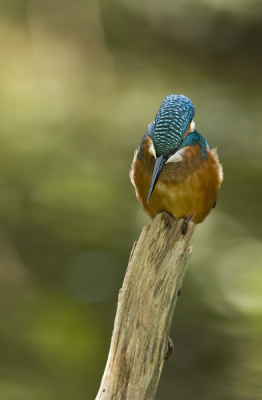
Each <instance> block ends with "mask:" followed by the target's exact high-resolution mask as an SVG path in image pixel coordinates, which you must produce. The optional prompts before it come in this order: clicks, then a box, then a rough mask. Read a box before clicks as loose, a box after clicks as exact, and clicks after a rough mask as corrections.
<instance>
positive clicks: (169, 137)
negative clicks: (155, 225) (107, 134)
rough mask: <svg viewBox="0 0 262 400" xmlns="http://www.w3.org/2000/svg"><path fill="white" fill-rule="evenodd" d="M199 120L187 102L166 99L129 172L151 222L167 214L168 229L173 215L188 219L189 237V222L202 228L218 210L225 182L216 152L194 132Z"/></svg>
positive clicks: (175, 97)
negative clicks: (196, 120)
mask: <svg viewBox="0 0 262 400" xmlns="http://www.w3.org/2000/svg"><path fill="white" fill-rule="evenodd" d="M194 115H195V106H194V104H193V103H192V101H191V100H190V99H189V98H188V97H186V96H184V95H176V94H171V95H169V96H167V97H165V99H164V100H163V102H162V104H161V106H160V108H159V110H158V112H157V114H156V117H155V121H154V122H151V123H150V124H149V125H148V129H147V132H146V133H145V134H144V136H143V137H142V139H141V142H140V145H139V148H138V149H137V150H136V151H135V155H134V159H133V163H132V168H131V171H130V178H131V182H132V184H133V185H134V187H135V191H136V196H137V199H138V200H139V202H140V203H141V204H142V207H143V209H144V211H145V212H146V213H147V214H148V215H149V217H150V218H151V219H154V218H155V216H156V215H157V214H159V213H161V212H162V213H163V214H164V216H165V218H166V221H167V224H168V225H169V226H171V216H173V217H174V218H175V219H179V218H183V219H184V223H183V225H182V232H183V234H184V235H185V234H186V232H187V229H188V224H189V221H192V222H193V223H194V224H199V223H201V222H202V221H203V220H204V219H205V217H206V216H207V215H208V214H209V212H210V211H211V209H212V208H214V207H215V205H216V199H217V195H218V191H219V188H220V185H221V182H222V180H223V170H222V166H221V164H220V162H219V159H218V156H217V151H216V149H214V148H211V147H210V145H209V143H208V141H207V140H206V139H205V138H204V136H202V135H201V134H200V133H199V132H198V131H197V130H196V129H195V122H194V120H193V118H194Z"/></svg>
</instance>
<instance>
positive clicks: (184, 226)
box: [182, 215, 193, 235]
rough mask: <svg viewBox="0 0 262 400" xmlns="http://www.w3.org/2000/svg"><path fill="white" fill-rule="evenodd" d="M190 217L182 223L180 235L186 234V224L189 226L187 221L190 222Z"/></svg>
mask: <svg viewBox="0 0 262 400" xmlns="http://www.w3.org/2000/svg"><path fill="white" fill-rule="evenodd" d="M192 217H193V215H189V216H188V217H187V218H186V219H185V221H184V223H183V226H182V233H183V235H185V234H186V233H187V229H188V224H189V221H190V220H191V218H192Z"/></svg>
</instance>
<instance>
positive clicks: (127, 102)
mask: <svg viewBox="0 0 262 400" xmlns="http://www.w3.org/2000/svg"><path fill="white" fill-rule="evenodd" d="M0 18H1V23H0V30H1V34H0V60H1V62H0V93H1V96H0V114H1V118H0V222H1V223H0V239H1V240H0V399H1V400H46V399H48V400H60V399H61V400H71V399H74V400H92V399H94V398H95V395H96V393H97V391H98V388H99V385H100V380H101V377H102V374H103V370H104V367H105V363H106V359H107V354H108V349H109V344H110V338H111V332H112V329H113V321H114V315H115V311H116V302H117V295H118V290H119V288H120V287H121V283H122V280H123V277H124V274H125V270H126V266H127V261H128V257H129V253H130V251H131V248H132V245H133V242H134V240H137V238H138V237H139V234H140V232H141V229H142V227H143V225H144V224H147V223H148V222H149V219H148V218H147V216H146V215H145V214H144V213H143V212H142V209H141V206H140V204H139V203H138V202H137V200H136V197H135V193H134V189H133V187H132V185H131V183H130V180H129V170H130V165H131V162H132V158H133V152H134V150H135V148H137V146H138V144H139V142H140V139H141V137H142V135H143V134H144V133H145V131H146V129H147V125H148V123H149V122H151V121H152V120H154V118H155V114H156V111H157V110H158V108H159V106H160V104H161V102H162V100H163V98H164V97H165V96H167V95H169V94H171V93H182V94H185V95H186V96H188V97H189V98H190V99H191V100H192V101H193V102H194V104H195V106H196V116H195V122H196V127H197V130H198V131H199V132H200V133H202V134H203V135H204V136H205V137H206V138H207V140H208V141H209V142H210V144H211V146H214V147H217V148H218V153H219V156H220V159H221V162H222V164H223V167H224V174H225V180H224V182H223V185H222V188H221V191H220V195H219V199H218V203H217V207H216V208H215V210H213V211H212V213H211V215H210V216H209V217H208V218H207V219H206V221H205V222H204V223H203V224H201V225H199V226H198V227H197V230H196V232H195V235H194V238H193V243H192V244H193V245H194V252H193V255H192V257H191V259H190V263H189V266H188V271H187V275H186V279H185V282H184V285H183V288H182V296H181V297H180V298H179V302H178V305H177V308H176V312H175V316H174V320H173V326H172V332H171V335H170V336H171V337H172V339H173V342H174V346H175V351H174V354H173V356H172V357H171V358H170V359H169V360H168V361H167V362H166V363H165V367H164V371H163V374H162V377H161V381H160V385H159V389H158V392H157V396H156V399H157V400H160V399H165V400H171V399H179V400H189V399H190V400H192V399H194V400H210V399H212V400H220V399H227V400H239V399H240V400H242V399H243V400H244V399H245V400H255V399H261V398H262V315H261V314H262V231H261V202H262V174H261V172H262V159H261V150H262V136H261V122H262V121H261V107H262V91H261V89H262V79H261V59H262V56H261V49H262V2H261V1H258V0H257V1H255V0H253V1H251V0H239V1H233V0H231V1H230V2H229V1H226V0H183V1H182V0H179V1H171V0H161V1H160V0H158V1H156V0H151V1H146V0H145V1H141V0H111V1H106V0H98V1H95V0H93V1H89V0H86V1H84V0H76V1H73V0H71V1H69V0H64V1H61V0H53V1H51V0H45V1H44V0H28V1H25V0H13V1H9V2H8V1H4V0H1V1H0ZM134 400H136V399H134Z"/></svg>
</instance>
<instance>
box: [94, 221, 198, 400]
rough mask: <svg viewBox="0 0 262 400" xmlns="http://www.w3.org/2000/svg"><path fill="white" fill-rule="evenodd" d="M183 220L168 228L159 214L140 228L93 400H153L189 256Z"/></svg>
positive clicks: (189, 232)
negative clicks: (105, 360) (139, 234)
mask: <svg viewBox="0 0 262 400" xmlns="http://www.w3.org/2000/svg"><path fill="white" fill-rule="evenodd" d="M182 224H183V220H173V219H172V227H171V229H169V228H167V226H166V222H165V219H164V217H163V215H162V214H159V215H157V216H156V218H155V219H154V220H153V222H152V223H151V224H150V225H147V226H145V227H144V228H143V231H142V233H141V236H140V238H139V241H138V242H137V243H136V242H135V244H134V246H133V249H132V251H131V255H130V259H129V264H128V268H127V272H126V276H125V279H124V283H123V287H122V289H121V290H120V292H119V299H118V307H117V313H116V318H115V324H114V330H113V335H112V340H111V346H110V351H109V356H108V360H107V364H106V368H105V372H104V375H103V378H102V382H101V386H100V389H99V392H98V395H97V397H96V400H138V399H139V400H152V399H154V397H155V393H156V389H157V385H158V381H159V378H160V374H161V371H162V368H163V364H164V359H165V356H166V354H167V351H168V345H169V340H168V335H169V331H170V326H171V321H172V317H173V313H174V309H175V305H176V300H177V297H178V296H179V293H180V289H181V285H182V281H183V278H184V275H185V270H186V263H187V260H188V257H189V255H190V253H191V252H192V248H191V246H189V239H190V238H191V235H192V233H193V231H194V227H195V225H194V224H193V223H189V227H188V231H187V233H186V235H185V236H184V235H183V234H182V233H181V227H182Z"/></svg>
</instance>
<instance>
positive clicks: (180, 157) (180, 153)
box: [166, 149, 184, 164]
mask: <svg viewBox="0 0 262 400" xmlns="http://www.w3.org/2000/svg"><path fill="white" fill-rule="evenodd" d="M183 155H184V149H181V150H178V151H177V152H176V153H175V154H172V156H170V157H169V159H168V160H167V161H166V164H167V163H170V162H171V163H174V162H180V161H182V160H183Z"/></svg>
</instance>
